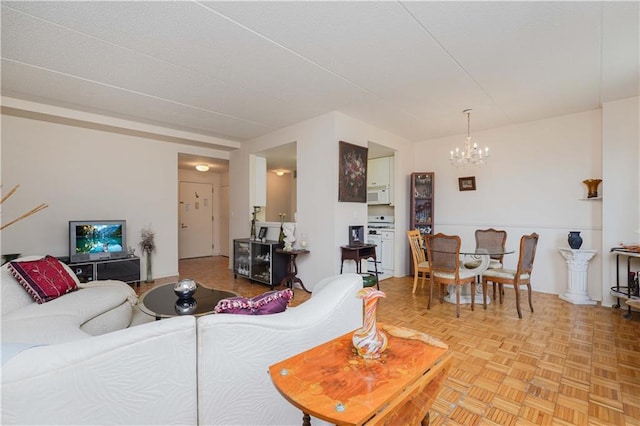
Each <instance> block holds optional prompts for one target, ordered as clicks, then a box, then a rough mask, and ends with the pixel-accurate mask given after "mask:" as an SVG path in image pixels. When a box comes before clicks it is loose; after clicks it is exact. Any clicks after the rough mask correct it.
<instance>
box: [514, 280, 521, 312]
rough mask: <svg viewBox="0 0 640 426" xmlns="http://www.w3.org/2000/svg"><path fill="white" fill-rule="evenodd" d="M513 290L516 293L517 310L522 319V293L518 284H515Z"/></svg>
mask: <svg viewBox="0 0 640 426" xmlns="http://www.w3.org/2000/svg"><path fill="white" fill-rule="evenodd" d="M513 288H514V289H515V291H516V309H517V310H518V318H520V319H522V312H520V291H518V284H514V285H513Z"/></svg>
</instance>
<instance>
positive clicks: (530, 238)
mask: <svg viewBox="0 0 640 426" xmlns="http://www.w3.org/2000/svg"><path fill="white" fill-rule="evenodd" d="M538 237H539V236H538V234H536V233H535V232H534V233H533V234H531V235H523V236H522V238H520V255H519V258H518V270H517V273H516V280H517V278H518V277H520V276H521V275H522V274H531V271H532V270H533V261H534V260H535V258H536V249H537V247H538Z"/></svg>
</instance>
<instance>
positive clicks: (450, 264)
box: [426, 233, 476, 318]
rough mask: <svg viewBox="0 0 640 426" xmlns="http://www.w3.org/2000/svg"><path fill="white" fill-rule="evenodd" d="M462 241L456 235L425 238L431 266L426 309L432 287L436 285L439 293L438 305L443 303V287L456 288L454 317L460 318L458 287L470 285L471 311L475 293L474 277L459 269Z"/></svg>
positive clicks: (471, 273)
mask: <svg viewBox="0 0 640 426" xmlns="http://www.w3.org/2000/svg"><path fill="white" fill-rule="evenodd" d="M461 244H462V241H461V240H460V237H459V236H457V235H445V234H442V233H438V234H436V235H428V236H427V237H426V246H427V257H428V258H429V264H430V265H431V290H430V292H429V301H428V302H427V309H429V308H430V307H431V297H432V295H433V287H434V286H435V285H436V284H437V285H438V291H439V292H440V303H442V302H443V294H444V292H443V290H442V286H443V285H454V286H455V287H456V317H457V318H459V317H460V287H461V286H462V285H464V284H470V285H471V310H472V311H473V310H474V304H475V293H476V276H475V274H474V273H473V272H471V271H469V270H467V269H465V268H461V267H460V246H461Z"/></svg>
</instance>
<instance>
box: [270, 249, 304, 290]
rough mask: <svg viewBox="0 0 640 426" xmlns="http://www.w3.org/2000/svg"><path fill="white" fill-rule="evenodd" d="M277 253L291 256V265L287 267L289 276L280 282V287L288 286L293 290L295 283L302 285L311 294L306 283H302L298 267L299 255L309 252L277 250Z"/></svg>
mask: <svg viewBox="0 0 640 426" xmlns="http://www.w3.org/2000/svg"><path fill="white" fill-rule="evenodd" d="M276 253H278V254H283V255H288V256H289V264H288V265H287V276H286V277H284V278H283V279H282V281H280V286H285V285H287V286H288V287H290V288H291V290H293V285H294V284H295V283H298V284H300V286H301V287H302V289H303V290H304V291H306V292H307V293H311V292H310V291H309V290H307V288H306V287H305V286H304V283H303V282H302V280H301V279H300V278H298V265H296V257H298V255H300V254H307V253H309V250H306V249H299V250H284V249H281V248H279V249H276Z"/></svg>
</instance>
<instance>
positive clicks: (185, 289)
mask: <svg viewBox="0 0 640 426" xmlns="http://www.w3.org/2000/svg"><path fill="white" fill-rule="evenodd" d="M197 287H198V286H197V284H196V282H195V281H194V280H192V279H191V278H185V279H183V280H180V281H178V282H177V283H176V284H175V285H174V286H173V291H174V292H175V293H176V295H177V296H178V298H179V299H188V298H190V297H191V296H193V294H194V293H195V292H196V288H197Z"/></svg>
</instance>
